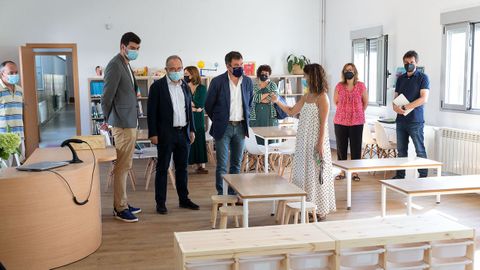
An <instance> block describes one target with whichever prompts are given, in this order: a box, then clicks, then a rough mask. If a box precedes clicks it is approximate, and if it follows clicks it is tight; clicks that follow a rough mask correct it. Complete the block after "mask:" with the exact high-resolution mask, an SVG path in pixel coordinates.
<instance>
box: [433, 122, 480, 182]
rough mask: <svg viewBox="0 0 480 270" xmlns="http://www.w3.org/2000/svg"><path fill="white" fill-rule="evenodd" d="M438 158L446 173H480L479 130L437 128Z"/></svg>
mask: <svg viewBox="0 0 480 270" xmlns="http://www.w3.org/2000/svg"><path fill="white" fill-rule="evenodd" d="M437 135H438V137H437V138H438V139H439V141H438V143H439V144H438V146H439V151H438V159H439V161H441V162H443V164H444V165H443V167H442V171H443V172H446V173H447V174H459V175H464V174H480V131H469V130H460V129H452V128H439V130H438V133H437Z"/></svg>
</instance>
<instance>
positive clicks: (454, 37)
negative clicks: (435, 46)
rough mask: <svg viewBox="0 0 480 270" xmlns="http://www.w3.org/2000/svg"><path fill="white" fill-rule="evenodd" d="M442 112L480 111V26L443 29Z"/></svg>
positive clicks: (477, 24)
mask: <svg viewBox="0 0 480 270" xmlns="http://www.w3.org/2000/svg"><path fill="white" fill-rule="evenodd" d="M442 54H443V58H442V99H441V106H442V108H443V109H451V110H460V111H473V110H477V111H480V23H470V22H463V23H456V24H449V25H445V26H444V30H443V53H442Z"/></svg>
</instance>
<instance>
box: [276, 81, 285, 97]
mask: <svg viewBox="0 0 480 270" xmlns="http://www.w3.org/2000/svg"><path fill="white" fill-rule="evenodd" d="M277 89H278V94H279V95H283V94H285V80H283V79H281V80H280V81H278V87H277Z"/></svg>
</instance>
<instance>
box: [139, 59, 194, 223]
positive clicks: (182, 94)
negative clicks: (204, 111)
mask: <svg viewBox="0 0 480 270" xmlns="http://www.w3.org/2000/svg"><path fill="white" fill-rule="evenodd" d="M166 70H167V76H165V77H163V78H162V79H160V80H158V81H156V82H155V83H153V84H152V86H151V87H150V91H149V94H148V106H147V109H148V113H147V118H148V137H149V138H150V141H151V142H152V143H153V144H156V145H157V151H158V162H157V173H156V177H155V201H156V203H157V212H158V213H159V214H162V215H165V214H167V213H168V210H167V207H166V205H165V202H166V200H167V171H168V167H169V166H170V158H171V156H172V153H173V162H174V163H175V185H176V187H177V194H178V198H179V201H180V203H179V204H180V207H181V208H188V209H192V210H198V209H200V208H199V206H198V205H196V204H195V203H193V202H192V201H191V200H190V199H189V198H188V187H187V182H188V175H187V164H188V152H189V150H190V144H191V143H193V141H194V140H195V127H194V124H193V114H192V97H191V92H190V89H189V87H188V85H187V84H186V83H185V82H184V81H183V80H182V79H183V64H182V59H180V57H179V56H177V55H172V56H170V57H168V58H167V61H166Z"/></svg>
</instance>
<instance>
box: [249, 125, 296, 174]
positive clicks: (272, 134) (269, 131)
mask: <svg viewBox="0 0 480 270" xmlns="http://www.w3.org/2000/svg"><path fill="white" fill-rule="evenodd" d="M252 130H253V132H254V133H255V136H257V137H259V138H262V139H263V140H264V142H265V159H264V160H268V154H269V153H268V150H269V149H268V141H269V140H286V139H294V138H296V137H297V131H296V130H295V129H294V128H289V127H252ZM264 164H265V165H264V166H265V170H264V172H265V173H268V162H264Z"/></svg>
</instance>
